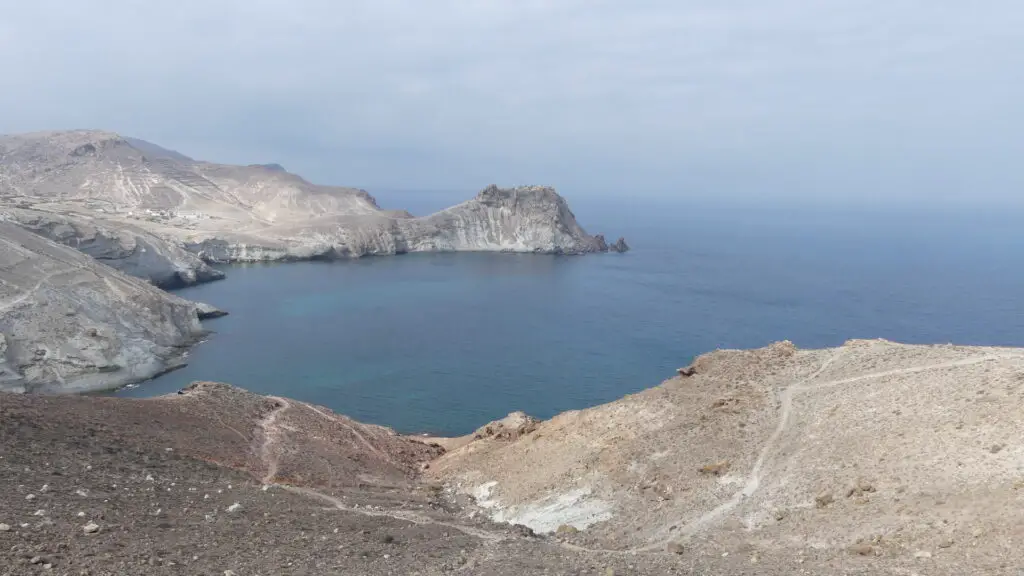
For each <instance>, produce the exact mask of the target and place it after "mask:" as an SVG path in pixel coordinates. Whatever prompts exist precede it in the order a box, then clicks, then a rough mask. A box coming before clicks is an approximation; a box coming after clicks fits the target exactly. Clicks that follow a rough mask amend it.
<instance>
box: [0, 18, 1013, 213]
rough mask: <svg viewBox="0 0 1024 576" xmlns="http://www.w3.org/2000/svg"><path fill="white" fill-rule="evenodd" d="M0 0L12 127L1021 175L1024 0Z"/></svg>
mask: <svg viewBox="0 0 1024 576" xmlns="http://www.w3.org/2000/svg"><path fill="white" fill-rule="evenodd" d="M0 4H2V6H0V14H2V17H0V70H2V76H0V78H3V81H2V82H0V132H22V131H31V130H41V129H55V128H78V127H82V128H86V127H96V128H105V129H110V130H115V131H118V132H121V133H123V134H126V135H131V136H137V137H140V138H144V139H147V140H151V141H153V142H155V143H158V144H161V145H163V146H166V147H169V148H174V149H177V150H179V151H181V152H183V153H186V154H189V155H191V156H194V157H197V158H202V159H208V160H216V161H223V162H233V163H252V162H279V163H281V164H283V165H285V166H286V167H287V168H289V169H290V170H292V171H293V172H298V173H301V174H303V175H305V176H306V177H308V178H309V179H311V180H314V181H317V182H321V183H332V184H349V185H357V186H364V187H367V188H370V189H371V190H372V189H373V188H375V187H377V188H381V187H387V188H421V189H474V188H479V187H482V186H484V185H486V184H488V183H490V182H496V183H499V184H517V183H546V184H552V185H555V186H556V187H558V188H559V189H561V190H563V191H568V192H571V193H572V194H574V195H580V194H585V193H588V192H594V193H621V194H624V195H634V194H641V193H647V192H652V193H663V194H675V195H732V194H756V195H759V196H762V197H774V196H779V197H790V196H795V197H804V198H815V199H819V200H820V199H833V198H849V197H858V198H867V199H872V200H876V199H878V200H880V199H884V198H887V197H892V196H895V195H898V196H903V197H920V198H935V197H943V198H949V197H953V198H960V199H966V198H968V197H971V196H975V197H978V198H985V199H993V198H1019V197H1022V196H1024V167H1022V166H1024V162H1022V160H1024V33H1022V30H1024V5H1022V4H1021V3H1020V2H1019V0H978V1H976V2H963V1H962V0H858V1H855V0H772V1H768V0H631V1H625V0H621V1H618V2H610V1H602V0H548V1H539V0H430V1H425V0H415V1H414V0H366V1H364V0H287V1H286V0H176V1H175V2H143V1H129V0H104V1H103V2H82V1H79V2H68V1H67V0H32V1H31V2H19V1H16V0H0Z"/></svg>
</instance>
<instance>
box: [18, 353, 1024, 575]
mask: <svg viewBox="0 0 1024 576" xmlns="http://www.w3.org/2000/svg"><path fill="white" fill-rule="evenodd" d="M1022 397H1024V350H1020V349H1009V348H977V347H961V346H906V345H899V344H894V343H891V342H885V341H851V342H849V343H847V344H846V345H844V346H843V347H841V348H837V349H830V350H797V349H796V348H795V347H793V346H792V345H791V344H789V343H779V344H775V345H772V346H769V347H767V348H764V349H760V350H752V351H718V352H714V353H711V354H707V355H704V356H702V357H700V358H698V359H697V360H696V361H695V362H694V363H693V364H692V366H690V367H689V368H688V369H684V370H682V371H681V374H680V376H679V377H677V378H673V379H671V380H668V381H666V382H665V383H663V384H662V385H661V386H658V387H655V388H652V389H650V390H646V391H644V392H641V393H639V394H634V395H631V396H627V397H626V398H623V399H622V400H619V401H617V402H613V403H610V404H607V405H603V406H598V407H595V408H591V409H588V410H582V411H577V412H569V413H565V414H562V415H559V416H557V417H555V418H553V419H552V420H549V421H545V422H538V421H535V420H533V419H530V418H528V417H526V416H525V415H523V414H513V415H512V416H511V417H509V418H507V419H505V420H503V421H501V422H498V423H494V424H492V425H489V426H485V427H482V428H481V429H480V430H479V431H478V432H477V433H475V434H474V435H471V436H470V437H467V438H464V439H448V440H445V441H443V442H439V443H435V442H431V441H429V440H425V439H419V438H408V437H402V436H399V435H396V434H395V433H393V432H392V431H390V430H388V429H386V428H381V427H378V426H371V425H364V424H359V423H357V422H354V421H352V420H350V419H348V418H345V417H344V416H340V415H336V414H334V413H332V412H330V411H329V410H327V409H325V408H322V407H318V406H313V405H309V404H306V403H302V402H298V401H295V400H289V399H283V398H276V397H263V396H258V395H255V394H251V393H248V392H245V391H244V390H241V389H238V388H234V387H231V386H227V385H223V384H210V383H201V384H196V385H193V386H191V387H190V388H188V389H186V390H184V391H183V393H181V394H178V395H172V396H166V397H161V398H155V399H147V400H129V399H118V398H101V397H70V396H65V397H42V396H31V395H29V396H26V395H2V394H0V483H2V485H3V486H4V487H5V490H3V491H0V575H2V574H10V575H14V574H18V575H20V574H33V573H54V574H91V575H107V574H111V575H113V574H117V575H121V574H176V573H187V574H208V575H209V574H216V575H222V574H236V575H250V574H264V575H271V574H346V575H348V574H370V575H377V574H381V575H382V574H421V575H428V574H448V573H461V574H473V575H476V574H498V575H512V574H516V575H521V574H564V575H583V574H597V575H601V576H608V575H609V574H615V575H619V576H622V575H626V574H651V575H655V574H673V573H675V574H716V575H719V574H721V575H739V574H750V575H753V574H772V575H783V574H785V575H790V574H865V575H867V574H894V575H895V574H899V575H908V576H909V575H911V574H919V575H922V576H923V575H929V576H931V575H950V576H952V575H961V574H1007V575H1016V574H1018V573H1019V569H1020V567H1021V566H1024V563H1022V561H1024V552H1022V551H1021V550H1022V548H1021V547H1020V545H1019V544H1020V542H1021V539H1022V538H1024V521H1022V520H1021V519H1020V515H1019V514H1018V513H1017V511H1018V510H1019V509H1020V507H1021V504H1022V499H1024V494H1022V492H1024V491H1022V490H1021V487H1022V486H1024V449H1022V447H1021V444H1020V437H1021V425H1020V422H1021V416H1022V414H1021V406H1022V402H1021V400H1022ZM440 444H443V445H444V446H447V447H448V449H449V451H448V452H447V453H444V448H442V447H441V445H440ZM47 566H49V568H47ZM228 571H230V572H228Z"/></svg>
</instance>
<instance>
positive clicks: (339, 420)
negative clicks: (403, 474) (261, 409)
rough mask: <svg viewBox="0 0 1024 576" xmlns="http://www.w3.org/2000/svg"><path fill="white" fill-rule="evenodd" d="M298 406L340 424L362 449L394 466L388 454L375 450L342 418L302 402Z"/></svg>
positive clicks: (378, 449)
mask: <svg viewBox="0 0 1024 576" xmlns="http://www.w3.org/2000/svg"><path fill="white" fill-rule="evenodd" d="M300 405H301V406H304V407H306V408H309V409H310V410H312V411H313V412H316V413H317V414H319V415H320V416H322V417H323V418H326V419H327V420H329V421H331V422H334V423H336V424H340V425H342V426H344V427H345V428H347V429H348V430H349V432H351V433H352V435H353V436H355V437H356V439H357V440H359V442H360V443H361V444H362V445H363V446H364V447H365V448H366V449H367V450H369V451H370V452H373V453H374V454H376V455H377V456H380V457H381V459H383V460H384V461H386V462H390V463H392V464H394V463H395V461H394V459H393V458H391V456H389V455H388V454H386V453H385V452H384V451H383V450H381V449H380V448H377V447H376V446H374V445H373V444H372V443H371V442H370V441H369V440H367V439H366V436H363V435H362V434H361V433H360V432H359V430H357V429H356V427H355V426H353V425H351V424H349V423H348V422H346V421H345V419H344V418H342V417H340V416H338V415H337V414H335V415H333V416H332V415H331V414H328V413H327V412H324V411H323V410H321V409H319V408H317V407H316V406H313V405H312V404H306V403H305V402H303V403H301V404H300Z"/></svg>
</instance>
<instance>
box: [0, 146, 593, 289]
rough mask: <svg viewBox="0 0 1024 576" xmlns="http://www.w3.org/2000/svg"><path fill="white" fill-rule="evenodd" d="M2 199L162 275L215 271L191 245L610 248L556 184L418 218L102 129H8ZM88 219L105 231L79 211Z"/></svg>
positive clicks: (219, 256) (150, 274) (240, 258)
mask: <svg viewBox="0 0 1024 576" xmlns="http://www.w3.org/2000/svg"><path fill="white" fill-rule="evenodd" d="M0 203H2V204H6V205H8V206H11V207H13V206H17V207H20V208H23V209H31V210H32V211H35V212H36V213H46V214H50V215H52V216H50V217H48V218H50V219H53V218H58V217H61V216H63V217H64V218H65V219H66V220H67V221H65V222H62V223H61V224H64V226H62V227H61V228H60V230H58V231H57V233H54V230H53V229H54V228H55V227H56V226H55V225H53V224H49V223H44V224H40V223H39V222H38V220H39V219H40V218H41V217H40V216H38V215H37V216H31V217H30V218H28V220H26V219H25V218H17V219H15V220H17V221H19V222H20V221H25V223H26V225H27V226H28V227H29V228H30V229H32V230H34V231H36V232H39V233H43V234H44V235H47V236H48V237H50V238H54V239H57V240H59V241H62V242H66V243H68V244H69V245H74V246H76V247H90V249H91V250H92V251H93V253H95V254H99V255H102V256H103V257H107V258H108V259H109V260H110V262H111V264H112V265H115V266H117V267H119V268H120V269H122V270H124V271H126V272H128V273H130V274H135V275H139V276H141V277H145V278H149V279H151V280H153V281H155V282H156V283H158V284H161V285H164V284H166V285H171V284H174V283H175V282H183V283H186V284H187V283H189V282H191V281H193V280H192V278H193V277H194V278H195V280H194V281H204V280H209V279H214V277H215V274H211V272H210V271H208V270H205V269H203V268H202V267H201V266H200V265H199V264H197V263H196V262H194V261H190V260H189V259H188V258H187V257H185V256H184V255H182V254H181V251H183V250H187V251H189V252H192V253H194V254H195V255H197V256H198V257H199V258H200V259H202V260H204V261H206V262H258V261H273V260H303V259H317V258H324V259H327V258H353V257H361V256H370V255H391V254H401V253H405V252H423V251H470V250H472V251H505V252H526V253H546V254H584V253H589V252H604V251H607V250H608V246H607V244H606V243H605V241H604V238H603V237H602V236H599V235H598V236H591V235H589V234H587V233H586V231H585V230H583V228H582V227H581V226H580V225H579V224H578V223H577V222H576V218H575V216H574V215H573V213H572V211H571V210H570V209H569V207H568V205H567V204H566V202H565V200H564V199H563V198H562V197H561V196H559V195H558V194H557V193H556V192H555V191H554V189H552V188H548V187H540V186H526V187H518V188H509V189H501V188H498V187H496V186H490V187H488V188H486V189H485V190H483V191H482V192H481V193H480V194H478V195H477V196H476V197H475V198H473V199H471V200H469V201H467V202H464V203H462V204H459V205H458V206H454V207H452V208H449V209H447V210H443V211H441V212H438V213H436V214H432V215H430V216H425V217H422V218H413V217H411V216H410V215H409V214H408V213H404V212H400V211H388V210H382V209H381V208H380V207H379V206H378V205H377V202H376V201H375V200H374V198H373V197H372V196H370V195H369V194H368V193H367V192H365V191H363V190H358V189H354V188H341V187H330V186H317V185H314V184H310V183H309V182H306V181H305V180H303V179H302V178H300V177H299V176H296V175H294V174H290V173H288V172H286V171H284V169H283V168H281V167H280V166H276V165H273V166H271V165H251V166H229V165H223V164H213V163H208V162H199V161H196V160H192V159H191V158H188V157H187V156H184V155H181V154H178V153H175V152H172V151H167V150H164V149H162V148H159V147H157V146H155V145H152V144H149V143H146V142H142V141H138V140H132V139H126V138H123V137H121V136H119V135H117V134H113V133H109V132H100V131H87V130H80V131H69V132H46V133H35V134H24V135H17V136H2V137H0ZM82 219H86V220H88V221H89V222H90V224H89V226H92V227H94V228H96V229H98V230H99V229H101V230H100V232H96V231H93V230H88V229H85V228H88V227H87V226H83V225H80V224H76V223H75V222H77V221H79V220H82ZM121 228H123V229H124V231H122V230H121ZM110 230H117V233H110V232H109V231H110ZM114 237H116V238H117V240H116V241H112V240H111V238H114ZM140 246H141V248H140ZM143 248H144V249H145V251H143V250H142V249H143ZM154 253H155V255H154ZM156 255H158V256H156Z"/></svg>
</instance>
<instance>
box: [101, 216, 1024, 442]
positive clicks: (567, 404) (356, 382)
mask: <svg viewBox="0 0 1024 576" xmlns="http://www.w3.org/2000/svg"><path fill="white" fill-rule="evenodd" d="M405 200H406V201H405V202H401V201H398V202H393V203H385V204H386V205H388V206H389V207H392V206H403V207H409V206H412V209H413V211H414V212H419V213H422V212H425V211H427V208H434V207H436V206H434V205H432V204H431V202H432V201H434V200H435V199H432V198H429V197H424V198H421V199H420V202H421V205H420V206H417V205H416V202H415V201H410V200H416V199H409V198H406V199H405ZM447 200H448V199H444V201H443V202H442V201H440V200H439V199H437V204H438V205H443V204H445V203H447ZM570 200H572V203H573V206H574V209H575V211H576V214H577V216H578V217H579V219H580V221H581V222H582V223H583V224H584V225H585V226H586V227H587V228H588V229H590V230H593V231H602V230H603V231H606V232H608V233H609V235H613V234H614V235H618V234H623V235H626V237H627V239H628V240H629V241H630V243H631V244H632V245H633V246H634V250H633V251H632V252H630V253H628V254H626V255H621V256H620V255H611V254H610V255H596V256H587V257H553V256H525V255H524V256H518V255H505V254H418V255H405V256H399V257H392V258H370V259H364V260H359V261H352V262H336V263H322V262H308V263H296V264H281V265H270V266H248V267H229V268H227V269H226V270H227V273H228V276H229V278H228V280H226V281H223V282H217V283H213V284H208V285H203V286H198V287H194V288H190V289H186V290H181V291H180V292H179V293H180V295H181V296H183V297H185V298H191V299H195V300H201V301H206V302H209V303H211V304H214V305H216V306H219V307H221V308H224V309H226V310H228V311H230V312H231V316H228V317H226V318H222V319H218V320H214V321H209V322H208V323H207V326H208V327H209V328H211V329H213V330H215V331H216V333H215V334H214V335H213V336H212V337H211V338H210V340H209V341H208V342H206V343H204V344H202V345H201V346H199V347H197V348H196V349H195V350H194V351H193V352H192V354H191V356H190V358H189V362H190V365H189V366H188V367H187V368H185V369H183V370H179V371H177V372H173V373H170V374H167V375H165V376H163V377H161V378H158V379H157V380H154V381H152V382H148V383H145V384H143V385H141V386H139V387H137V388H133V389H131V390H122V391H120V392H119V393H118V394H120V395H124V396H148V395H155V394H163V393H168V392H171V391H174V390H176V389H178V388H180V387H182V386H183V385H185V384H186V383H188V382H190V381H192V380H197V379H203V380H219V381H225V382H230V383H233V384H237V385H239V386H243V387H245V388H248V389H250V390H253V391H256V392H262V393H274V394H279V395H287V396H291V397H295V398H298V399H301V400H307V401H311V402H315V403H319V404H323V405H326V406H328V407H330V408H332V409H334V410H336V411H338V412H342V413H345V414H348V415H350V416H352V417H354V418H357V419H360V420H364V421H368V422H374V423H380V424H385V425H389V426H393V427H395V428H397V429H398V430H400V431H403V432H419V431H429V432H432V433H439V434H447V435H455V434H463V433H467V432H469V431H471V430H473V429H474V428H475V427H477V426H479V425H481V424H483V423H485V422H487V421H489V420H492V419H494V418H499V417H501V416H504V415H505V414H507V413H508V412H510V411H512V410H524V411H526V412H528V413H530V414H533V415H536V416H540V417H549V416H551V415H553V414H555V413H557V412H560V411H563V410H567V409H573V408H584V407H587V406H591V405H594V404H599V403H602V402H607V401H611V400H614V399H617V398H619V397H621V396H622V395H624V394H626V393H630V392H634V391H637V390H641V389H643V388H647V387H650V386H652V385H655V384H657V383H659V382H660V381H662V380H663V379H665V378H667V377H669V376H671V375H672V374H673V372H674V369H675V368H677V367H679V366H682V365H685V364H687V363H688V362H689V361H690V360H691V359H692V357H693V356H694V355H696V354H699V353H702V352H705V351H708V350H712V349H715V348H719V347H723V348H748V347H756V346H762V345H765V344H768V343H770V342H772V341H775V340H781V339H790V340H793V341H794V342H795V343H796V344H797V345H798V346H801V347H822V346H835V345H839V344H841V343H842V342H843V341H844V340H846V339H848V338H875V337H884V338H889V339H893V340H899V341H904V342H919V343H932V342H950V341H953V342H957V343H962V344H992V345H1024V226H1021V225H1020V224H1019V222H1021V218H1020V216H1021V214H1019V213H1018V214H1007V213H1001V212H999V211H996V210H992V211H982V210H973V211H964V210H953V209H931V210H929V211H927V212H925V213H923V214H922V213H920V212H918V211H916V210H913V209H910V208H892V209H888V210H886V211H885V212H882V211H880V210H874V211H872V210H838V209H812V208H799V209H796V208H785V207H770V208H767V207H762V208H750V207H747V208H743V209H736V208H730V207H725V206H718V207H712V206H707V207H694V206H686V205H683V204H681V203H679V204H670V203H661V204H658V203H647V204H645V203H642V202H632V201H630V202H626V203H625V206H623V205H622V204H623V203H621V202H620V203H611V202H608V203H605V202H602V201H600V200H590V201H588V200H586V199H583V200H575V199H570Z"/></svg>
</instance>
